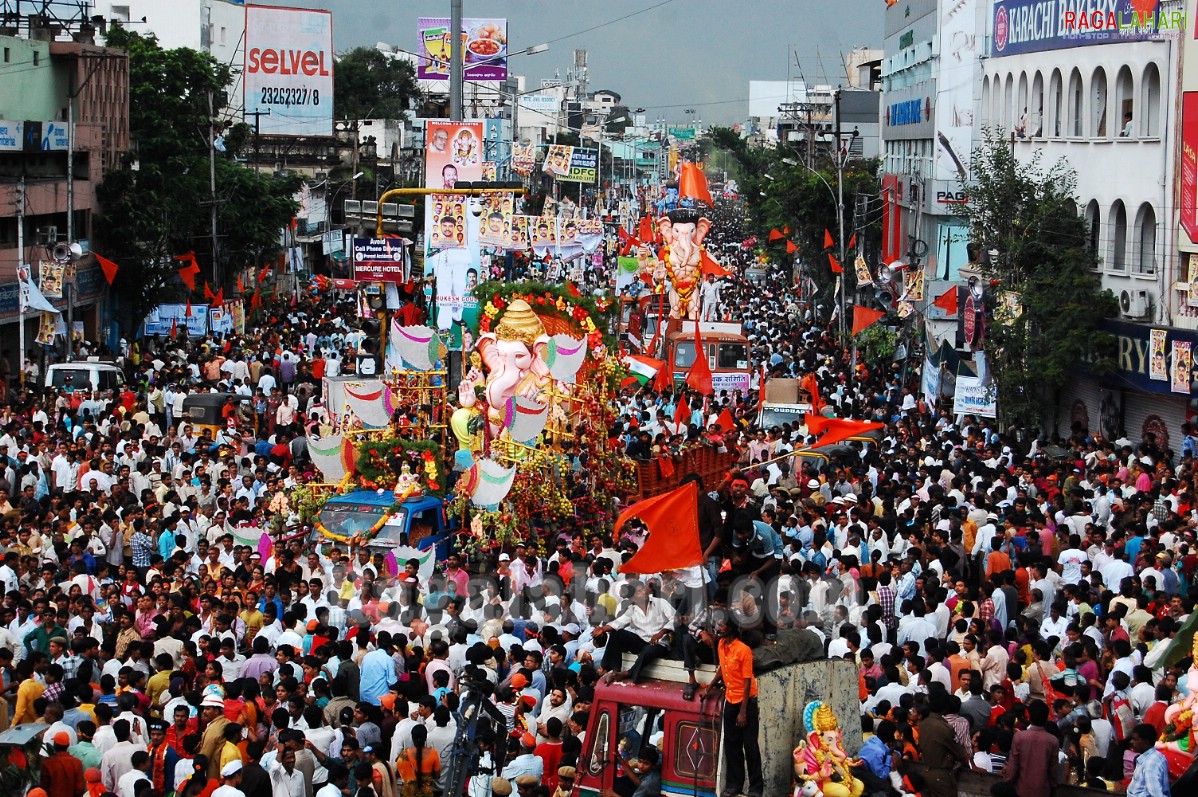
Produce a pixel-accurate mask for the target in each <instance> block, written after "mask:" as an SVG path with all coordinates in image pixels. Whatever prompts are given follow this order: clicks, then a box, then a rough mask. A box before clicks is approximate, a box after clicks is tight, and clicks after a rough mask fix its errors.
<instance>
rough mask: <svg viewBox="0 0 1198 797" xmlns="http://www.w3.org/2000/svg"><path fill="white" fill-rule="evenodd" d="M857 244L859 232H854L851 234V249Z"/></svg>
mask: <svg viewBox="0 0 1198 797" xmlns="http://www.w3.org/2000/svg"><path fill="white" fill-rule="evenodd" d="M856 245H857V233H853V234H852V235H850V236H849V249H852V248H853V247H854V246H856Z"/></svg>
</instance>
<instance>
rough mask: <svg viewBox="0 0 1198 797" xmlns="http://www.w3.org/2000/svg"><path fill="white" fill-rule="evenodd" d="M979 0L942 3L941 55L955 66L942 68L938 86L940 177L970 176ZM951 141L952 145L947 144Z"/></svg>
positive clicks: (980, 43) (936, 160)
mask: <svg viewBox="0 0 1198 797" xmlns="http://www.w3.org/2000/svg"><path fill="white" fill-rule="evenodd" d="M977 2H978V0H961V2H958V3H942V4H941V5H940V11H939V13H940V15H941V17H940V53H941V58H945V59H951V63H952V65H953V68H952V69H941V70H940V79H939V81H938V83H937V87H936V103H935V108H934V109H932V112H933V113H935V115H936V130H937V131H939V132H940V134H941V136H942V138H941V140H939V141H937V142H936V155H935V158H934V159H933V163H934V172H935V173H934V174H933V176H934V177H935V178H936V179H937V180H952V181H954V182H955V181H957V180H958V179H962V178H966V177H967V176H968V174H969V160H970V156H971V153H972V151H973V76H974V74H975V73H976V71H977V63H978V54H979V50H978V48H979V47H983V46H985V43H984V40H983V37H981V36H976V35H974V20H975V19H976V17H977V5H976V4H977ZM946 143H947V145H948V146H946V145H945V144H946Z"/></svg>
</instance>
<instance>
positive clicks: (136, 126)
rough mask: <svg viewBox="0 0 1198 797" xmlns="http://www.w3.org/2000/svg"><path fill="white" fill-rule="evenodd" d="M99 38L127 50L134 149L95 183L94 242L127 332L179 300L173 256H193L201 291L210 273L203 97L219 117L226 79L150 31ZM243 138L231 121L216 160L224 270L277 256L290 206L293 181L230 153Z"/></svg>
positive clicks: (222, 70) (218, 68)
mask: <svg viewBox="0 0 1198 797" xmlns="http://www.w3.org/2000/svg"><path fill="white" fill-rule="evenodd" d="M108 43H109V46H112V47H119V48H121V49H124V50H126V51H127V52H128V53H129V93H130V105H129V127H130V135H131V137H132V139H133V150H132V152H130V153H129V154H128V155H127V156H126V160H125V163H124V164H123V166H122V167H121V168H120V169H118V170H116V171H113V172H110V173H108V174H107V175H105V177H104V181H103V182H102V183H101V184H100V186H99V187H98V189H97V193H98V195H99V199H100V204H101V211H100V215H99V218H98V220H97V224H96V237H97V244H96V248H97V251H100V252H102V253H104V255H105V256H106V257H108V258H110V259H111V260H114V261H115V262H116V263H117V264H118V265H119V266H120V271H119V272H118V273H117V277H116V281H115V282H114V283H113V288H114V290H115V291H116V294H117V296H118V297H119V299H120V302H119V307H118V310H117V318H118V321H119V322H120V324H121V327H122V329H123V330H124V331H125V332H126V333H128V332H131V331H132V330H133V329H135V328H136V326H137V324H138V323H139V322H140V320H141V319H142V318H144V317H145V314H146V313H147V312H148V311H149V309H150V308H152V307H154V306H155V305H156V304H159V303H161V302H163V301H167V300H171V299H174V300H179V301H183V300H184V299H185V298H186V290H187V289H186V287H185V286H184V285H183V283H182V281H181V280H180V279H179V278H178V276H177V275H176V272H177V271H178V269H179V267H180V264H179V263H177V262H176V261H175V260H173V257H174V256H175V255H178V254H182V253H184V252H187V251H191V250H194V251H195V252H196V255H197V259H198V261H199V263H200V265H201V266H202V267H204V273H203V274H202V275H201V277H200V284H199V286H198V287H199V288H200V289H201V290H202V280H203V279H209V280H210V279H212V273H213V272H212V256H211V253H212V239H211V216H210V214H211V188H210V182H209V142H208V126H209V120H210V118H211V117H210V115H209V105H208V102H209V96H211V97H212V102H213V111H214V113H215V115H216V118H217V119H220V118H222V116H221V114H222V111H223V110H224V109H223V108H222V107H221V105H220V96H221V91H222V90H223V89H224V88H225V87H226V86H227V85H228V83H229V79H230V77H231V75H230V72H229V69H228V67H227V66H225V65H223V64H221V63H219V62H217V61H216V60H214V59H213V58H212V57H211V56H209V55H207V54H205V53H201V52H198V51H196V50H191V49H187V48H179V49H176V50H164V49H162V47H161V46H159V44H158V42H157V40H156V39H155V38H154V37H153V36H141V35H139V34H137V33H133V32H130V31H128V30H125V29H122V28H120V27H114V28H113V29H112V30H111V31H110V32H109V35H108ZM244 141H245V128H244V125H240V124H238V125H235V126H234V127H233V128H232V129H231V130H230V131H228V136H227V139H226V143H227V145H228V152H226V153H224V154H221V153H218V157H217V160H216V185H217V202H218V204H217V208H218V215H217V219H218V228H219V235H220V238H219V241H218V243H219V251H220V256H221V263H222V265H223V266H224V267H225V268H224V271H223V273H224V274H226V275H227V274H228V273H229V271H230V267H231V268H234V269H237V268H242V267H244V266H246V265H249V264H256V263H259V262H261V261H262V260H263V259H265V258H269V257H273V256H274V255H276V254H277V253H278V251H279V230H280V229H281V228H282V227H283V226H284V225H286V224H287V223H288V222H289V221H290V220H291V218H292V216H293V215H294V214H295V211H296V209H297V205H296V203H295V201H294V200H293V199H292V197H293V195H294V194H295V192H296V191H297V190H298V188H299V181H298V179H296V178H276V177H274V176H272V175H270V174H261V175H259V174H257V173H255V171H254V170H253V169H249V168H247V167H245V166H242V165H241V164H238V163H237V162H235V161H234V160H233V159H232V156H233V155H234V154H235V152H236V151H237V148H238V147H239V146H241V142H244ZM213 290H216V286H214V287H213ZM197 294H199V292H197ZM196 300H197V301H201V298H200V295H197V297H196Z"/></svg>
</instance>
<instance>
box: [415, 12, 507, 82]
mask: <svg viewBox="0 0 1198 797" xmlns="http://www.w3.org/2000/svg"><path fill="white" fill-rule="evenodd" d="M449 30H450V21H449V20H448V19H446V18H444V17H420V18H419V19H417V20H416V32H417V34H418V35H419V38H420V42H419V44H418V48H419V49H418V52H419V53H420V63H419V65H418V66H417V68H416V77H418V78H420V79H421V80H449V55H450V49H451V46H452V44H453V38H452V36H450V33H449ZM460 35H461V37H462V59H463V62H464V65H465V68H464V74H465V78H466V80H488V81H492V80H494V81H502V80H507V20H506V19H478V18H471V19H463V20H462V30H461V31H460Z"/></svg>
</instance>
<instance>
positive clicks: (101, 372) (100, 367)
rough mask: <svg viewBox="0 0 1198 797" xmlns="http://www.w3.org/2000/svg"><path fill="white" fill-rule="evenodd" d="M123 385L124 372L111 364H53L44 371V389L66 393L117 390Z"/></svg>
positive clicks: (88, 361) (77, 362)
mask: <svg viewBox="0 0 1198 797" xmlns="http://www.w3.org/2000/svg"><path fill="white" fill-rule="evenodd" d="M124 384H125V374H124V372H123V371H121V369H120V368H117V367H116V366H115V365H113V364H112V363H102V362H96V361H93V360H78V361H76V362H70V363H55V364H54V365H51V366H50V367H49V369H47V370H46V387H48V388H53V389H55V390H58V389H62V390H65V391H67V392H68V393H70V392H72V391H74V390H79V389H81V388H82V389H86V390H91V391H93V392H95V391H97V390H98V391H106V390H117V389H119V388H120V387H121V386H122V385H124Z"/></svg>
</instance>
